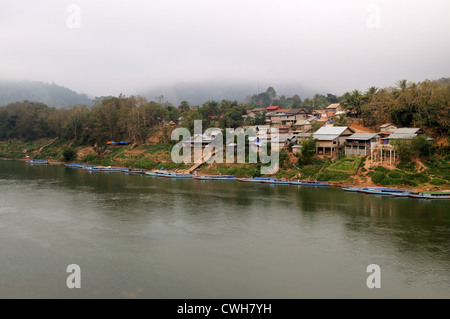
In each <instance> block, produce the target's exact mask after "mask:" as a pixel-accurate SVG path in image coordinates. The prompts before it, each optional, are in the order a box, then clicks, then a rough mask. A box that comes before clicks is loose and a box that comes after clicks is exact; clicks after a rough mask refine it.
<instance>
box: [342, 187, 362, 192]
mask: <svg viewBox="0 0 450 319" xmlns="http://www.w3.org/2000/svg"><path fill="white" fill-rule="evenodd" d="M342 190H344V191H346V192H355V193H356V192H358V190H359V187H342Z"/></svg>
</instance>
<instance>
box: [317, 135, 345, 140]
mask: <svg viewBox="0 0 450 319" xmlns="http://www.w3.org/2000/svg"><path fill="white" fill-rule="evenodd" d="M313 137H314V138H316V139H317V140H318V141H333V140H335V139H337V138H338V137H339V135H336V134H329V135H328V134H319V135H317V134H313Z"/></svg>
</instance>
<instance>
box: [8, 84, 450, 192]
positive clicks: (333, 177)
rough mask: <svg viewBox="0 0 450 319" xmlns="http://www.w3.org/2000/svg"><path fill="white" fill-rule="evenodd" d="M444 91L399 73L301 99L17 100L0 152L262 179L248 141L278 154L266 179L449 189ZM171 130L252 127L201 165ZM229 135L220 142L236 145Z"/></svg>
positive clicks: (207, 137) (208, 135)
mask: <svg viewBox="0 0 450 319" xmlns="http://www.w3.org/2000/svg"><path fill="white" fill-rule="evenodd" d="M449 92H450V81H449V80H448V79H441V80H438V81H428V80H427V81H424V82H421V83H408V82H407V81H406V80H402V81H399V82H398V86H397V87H390V88H385V89H378V88H374V87H371V88H369V89H368V91H367V92H365V93H362V92H359V91H358V90H354V91H353V92H347V93H345V94H344V95H343V96H341V97H337V96H334V95H332V94H328V95H327V96H323V95H320V94H316V95H315V96H314V98H313V99H309V98H307V99H305V100H304V101H302V100H301V99H300V98H299V97H298V96H297V95H295V96H293V97H287V96H277V94H276V92H275V90H274V89H273V88H271V87H270V88H268V89H267V91H266V92H263V93H259V94H258V95H256V94H254V95H253V96H249V97H248V98H247V100H246V101H245V102H244V103H238V102H237V101H228V100H223V101H221V102H218V101H207V102H206V103H204V104H203V105H202V106H190V105H189V103H188V102H187V101H182V102H181V104H180V105H179V106H178V107H174V106H173V105H171V104H170V103H161V102H160V103H156V102H148V101H147V100H146V99H144V98H142V97H134V96H131V97H125V96H123V95H121V96H119V97H103V98H98V99H97V101H96V104H95V105H94V106H93V107H87V106H74V107H73V108H71V109H55V108H50V107H48V106H46V105H44V104H42V103H34V102H28V101H24V102H17V103H12V104H10V105H7V106H4V107H0V124H1V125H0V158H8V159H19V160H30V159H35V160H40V159H42V160H48V161H49V163H82V164H86V165H101V166H106V167H107V166H114V167H126V168H135V169H144V170H155V169H160V168H164V169H165V170H171V171H174V172H178V173H189V174H198V175H218V174H220V175H232V176H234V177H237V178H254V177H261V167H263V166H264V165H265V164H263V163H262V162H261V160H260V158H258V160H257V161H256V162H251V161H249V159H248V149H249V147H251V146H255V147H256V148H258V149H259V148H262V147H266V148H268V149H270V150H271V151H272V152H273V151H275V152H279V167H278V170H277V171H276V173H275V174H273V175H269V176H262V177H268V178H276V179H288V180H296V179H298V180H314V181H326V182H329V183H330V184H331V185H339V186H359V187H364V186H366V187H368V186H371V187H374V186H378V187H387V186H389V187H401V188H408V189H417V190H431V191H436V190H445V189H449V188H450V154H449V136H448V129H449V128H448V126H449V124H448V109H449V99H450V97H449V95H450V93H449ZM196 120H201V121H202V126H203V128H202V131H201V132H200V133H199V132H196V131H195V130H194V122H195V121H196ZM177 128H186V129H188V130H189V131H190V132H191V137H190V140H188V141H185V142H184V143H187V144H189V146H190V147H192V148H195V147H201V149H205V148H207V147H208V145H210V144H211V143H212V142H213V141H214V139H215V138H216V136H217V135H218V134H217V133H219V132H221V133H222V134H223V136H225V129H226V128H233V129H237V128H242V129H244V130H245V132H248V131H250V130H252V131H253V132H255V133H256V135H255V136H247V137H246V138H245V148H246V154H247V155H246V156H247V158H246V162H245V163H242V162H241V163H238V162H237V161H236V160H235V161H233V163H230V162H229V161H226V162H224V163H217V162H214V161H213V162H212V163H209V162H207V160H208V159H209V158H207V157H206V156H205V157H204V158H203V160H202V161H201V162H200V163H198V162H197V163H194V161H192V162H190V163H186V162H181V163H180V162H178V163H175V162H174V160H173V159H172V157H171V151H172V148H173V147H174V145H175V144H176V143H177V142H178V141H177V140H175V139H173V138H172V133H173V132H174V130H175V129H177ZM274 129H276V132H274V131H273V130H274ZM192 133H194V134H193V135H192ZM226 143H227V145H224V147H225V148H228V147H230V146H231V147H234V146H235V143H230V142H229V141H228V142H226ZM224 153H225V149H224ZM216 155H220V154H215V156H216ZM206 162H207V163H206ZM263 175H264V174H263Z"/></svg>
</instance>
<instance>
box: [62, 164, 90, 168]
mask: <svg viewBox="0 0 450 319" xmlns="http://www.w3.org/2000/svg"><path fill="white" fill-rule="evenodd" d="M64 166H65V167H67V168H76V169H78V168H85V167H88V166H90V165H85V164H78V163H72V164H64Z"/></svg>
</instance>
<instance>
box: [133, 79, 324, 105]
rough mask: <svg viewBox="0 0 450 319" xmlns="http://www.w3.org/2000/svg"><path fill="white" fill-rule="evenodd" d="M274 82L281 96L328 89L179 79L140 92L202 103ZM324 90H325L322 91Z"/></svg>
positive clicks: (242, 94)
mask: <svg viewBox="0 0 450 319" xmlns="http://www.w3.org/2000/svg"><path fill="white" fill-rule="evenodd" d="M270 86H272V87H273V88H274V89H275V91H276V92H277V95H278V96H281V95H288V96H292V95H294V94H298V95H299V96H300V97H301V98H302V99H304V98H306V97H310V98H311V97H312V96H313V95H314V94H315V93H328V92H327V91H326V90H325V91H324V90H316V91H315V90H312V89H309V88H306V87H305V86H302V85H298V84H277V83H258V82H256V83H229V82H228V83H219V82H216V83H179V84H174V85H167V86H160V87H155V88H152V89H149V90H144V91H143V92H140V93H138V94H137V95H141V96H144V97H146V98H147V99H148V100H153V101H157V102H159V101H161V102H165V101H167V102H169V103H172V104H173V105H179V104H180V102H181V101H184V100H185V101H188V102H189V104H190V105H202V104H203V103H205V102H206V101H209V100H215V101H221V100H224V99H226V100H232V101H233V100H236V101H238V102H244V101H245V99H246V98H247V97H248V96H251V95H253V94H258V93H262V92H264V91H266V89H267V88H268V87H270ZM322 91H323V92H322Z"/></svg>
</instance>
